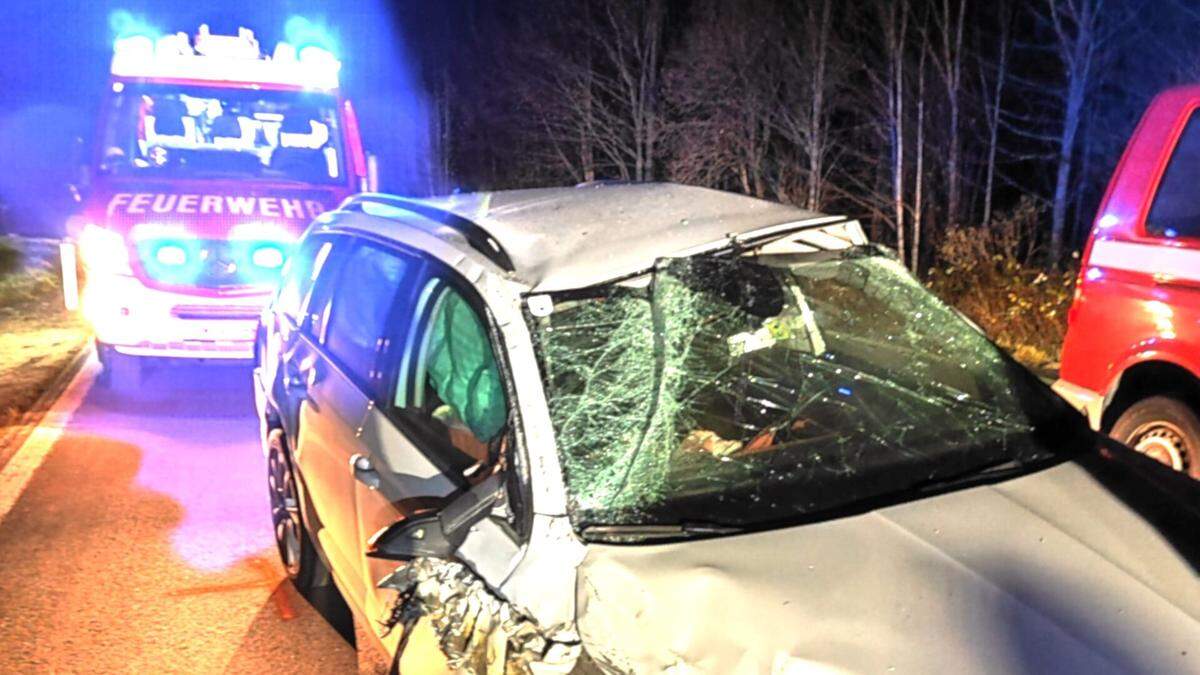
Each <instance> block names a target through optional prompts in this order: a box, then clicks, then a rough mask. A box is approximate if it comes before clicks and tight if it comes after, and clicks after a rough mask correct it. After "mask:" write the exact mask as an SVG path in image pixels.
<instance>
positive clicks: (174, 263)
mask: <svg viewBox="0 0 1200 675" xmlns="http://www.w3.org/2000/svg"><path fill="white" fill-rule="evenodd" d="M154 259H155V260H157V261H158V263H159V264H160V265H166V266H168V267H180V266H182V265H186V264H187V261H188V252H187V249H185V248H183V247H182V246H179V245H178V244H163V245H162V246H159V247H158V249H157V250H155V251H154Z"/></svg>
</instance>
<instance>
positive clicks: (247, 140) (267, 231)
mask: <svg viewBox="0 0 1200 675" xmlns="http://www.w3.org/2000/svg"><path fill="white" fill-rule="evenodd" d="M340 67H341V64H340V63H339V61H338V60H337V58H336V57H335V56H334V54H333V53H332V52H330V51H328V50H327V49H325V48H323V47H321V46H319V45H313V44H310V45H293V44H289V43H286V42H285V43H280V44H279V45H278V46H277V47H276V48H275V49H274V51H273V52H272V53H271V54H270V55H263V54H262V53H261V50H260V49H259V44H258V41H257V40H256V39H255V37H254V34H253V32H251V31H249V30H247V29H244V28H243V29H240V30H239V31H238V34H237V35H232V36H226V35H215V34H213V33H211V32H210V31H209V29H208V27H207V26H201V27H200V30H199V32H198V33H197V34H196V35H195V36H189V35H186V34H184V33H177V34H174V35H167V36H161V37H156V36H148V35H135V36H131V37H126V38H123V39H119V40H117V42H116V44H115V49H114V54H113V59H112V68H111V78H110V81H109V86H108V90H107V92H106V96H105V101H104V105H103V111H102V114H101V119H100V125H99V129H98V132H97V138H96V143H95V146H96V149H95V154H94V157H93V160H92V162H91V164H90V166H89V171H88V173H89V180H88V190H87V195H86V197H85V198H84V200H83V202H82V208H81V210H80V213H79V214H78V215H77V216H75V217H73V218H72V219H71V221H70V222H69V223H68V227H67V231H68V235H69V237H70V239H71V240H72V241H73V242H74V244H75V245H76V246H77V248H78V256H79V259H80V261H81V262H82V265H81V266H80V267H81V269H82V270H83V273H84V274H83V288H82V298H81V302H82V308H83V312H84V315H85V316H86V318H87V319H88V320H89V321H90V322H91V324H92V327H93V329H94V332H95V339H96V347H97V352H98V354H99V358H100V361H101V363H103V364H104V366H105V373H106V376H107V378H108V379H110V380H111V381H116V380H121V381H130V380H133V381H136V380H137V379H138V377H139V375H140V372H141V365H142V363H143V357H173V358H202V359H250V358H251V357H252V348H253V344H254V332H255V328H256V325H257V319H258V315H259V313H260V311H261V310H262V308H263V307H264V305H265V304H266V302H267V299H268V296H269V295H270V293H271V292H272V290H273V288H274V286H275V283H276V280H277V279H278V277H279V274H280V270H281V268H282V267H283V264H284V262H285V260H286V258H287V256H288V253H289V251H290V249H291V245H292V242H293V240H294V239H295V238H296V237H297V236H298V235H299V234H300V233H301V232H302V231H303V230H304V228H305V227H306V226H307V225H308V223H309V222H310V221H311V220H312V219H313V218H315V217H316V216H317V215H319V214H320V213H322V212H323V211H325V210H328V209H331V208H333V207H335V206H336V205H337V204H338V203H339V202H340V201H341V200H343V199H345V198H346V197H347V196H348V195H350V194H352V193H354V192H357V191H360V190H363V189H367V188H369V187H370V186H369V185H368V183H369V180H368V167H367V158H366V156H365V155H364V152H363V148H362V142H361V139H360V137H359V130H358V122H357V119H356V117H355V114H354V110H353V108H352V106H351V104H350V102H349V101H348V100H345V99H344V98H342V97H341V95H340V94H339V88H338V75H339V70H340ZM69 267H70V268H72V269H74V266H69ZM69 281H71V280H69ZM67 285H68V287H70V286H71V285H72V284H70V283H68V284H67Z"/></svg>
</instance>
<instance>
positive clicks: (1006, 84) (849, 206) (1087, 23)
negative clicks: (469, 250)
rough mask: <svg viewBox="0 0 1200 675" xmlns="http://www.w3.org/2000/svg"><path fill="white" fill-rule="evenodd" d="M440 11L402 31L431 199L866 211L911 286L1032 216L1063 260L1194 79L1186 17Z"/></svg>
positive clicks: (1028, 6) (736, 4) (565, 4)
mask: <svg viewBox="0 0 1200 675" xmlns="http://www.w3.org/2000/svg"><path fill="white" fill-rule="evenodd" d="M418 4H425V3H418ZM446 4H453V5H454V7H452V8H437V9H434V8H429V7H426V8H423V9H415V10H409V12H410V16H408V17H406V18H407V20H406V21H405V25H409V26H421V27H422V33H421V35H420V36H418V39H419V44H421V45H423V47H422V49H421V51H422V52H423V53H424V54H425V57H426V58H425V59H424V64H425V66H424V71H425V76H426V80H427V82H428V86H429V91H430V92H432V103H431V105H432V107H433V108H434V110H435V112H436V114H435V115H433V116H432V117H433V118H434V119H435V120H436V124H435V127H436V128H435V130H434V134H435V141H436V142H435V145H436V146H437V148H438V152H439V157H440V160H439V161H440V163H439V172H440V175H439V176H438V177H437V179H436V180H435V185H431V189H447V188H452V187H462V188H464V189H496V188H505V187H520V186H531V185H545V184H565V183H572V182H580V181H590V180H600V179H620V180H633V181H643V180H673V181H680V182H685V183H692V184H697V185H704V186H710V187H717V188H722V189H727V190H735V191H740V192H745V193H747V194H752V195H756V196H760V197H766V198H770V199H777V200H781V201H784V202H789V203H793V204H796V205H799V206H802V207H805V208H809V209H815V210H823V211H830V212H844V213H852V214H854V215H857V216H860V217H862V218H864V220H866V221H867V222H868V223H869V224H870V227H871V228H872V231H873V234H874V236H875V237H876V238H878V239H881V240H884V241H889V242H892V243H894V244H895V245H896V246H897V248H898V250H899V251H900V252H901V255H902V256H904V258H905V259H906V260H907V261H908V262H909V264H910V265H912V266H913V267H914V268H917V267H919V266H920V265H921V264H922V263H923V262H928V261H929V259H930V256H931V253H930V252H931V251H932V250H933V246H934V245H935V244H936V243H937V242H938V240H939V237H940V236H941V234H942V233H944V232H946V231H947V230H948V229H949V228H953V227H968V228H969V227H989V226H990V224H991V223H993V222H995V220H996V219H997V217H998V216H999V215H1001V214H1004V213H1008V212H1009V211H1012V210H1014V209H1018V208H1024V209H1027V208H1028V205H1029V204H1030V203H1032V204H1033V205H1034V206H1035V207H1036V209H1037V212H1038V214H1039V217H1038V223H1039V227H1038V228H1037V229H1036V230H1035V231H1034V232H1033V233H1032V234H1031V235H1030V238H1031V241H1029V242H1026V245H1027V246H1028V247H1036V248H1037V250H1038V251H1039V252H1040V253H1041V255H1042V256H1043V260H1046V261H1049V262H1055V263H1057V262H1059V261H1061V260H1063V258H1064V256H1065V255H1066V254H1067V252H1068V251H1069V250H1071V248H1072V247H1075V246H1077V245H1078V244H1079V243H1080V242H1081V239H1082V237H1083V236H1084V235H1085V234H1086V230H1087V227H1088V225H1089V224H1090V220H1091V218H1092V216H1093V214H1094V210H1095V207H1096V203H1097V201H1098V200H1099V198H1100V196H1101V194H1102V192H1103V189H1104V186H1105V183H1106V181H1107V177H1108V174H1109V173H1110V172H1111V171H1112V168H1113V166H1114V165H1115V164H1116V162H1117V160H1118V159H1119V156H1120V152H1121V150H1122V148H1123V146H1124V143H1125V140H1126V139H1127V137H1128V135H1129V133H1130V132H1131V130H1132V129H1133V127H1134V125H1135V124H1136V122H1137V120H1138V118H1139V116H1140V114H1141V111H1142V109H1143V108H1144V107H1145V105H1146V104H1147V103H1148V101H1149V100H1150V98H1151V97H1152V96H1153V95H1154V94H1155V93H1157V92H1158V91H1159V90H1161V89H1162V88H1164V87H1167V86H1170V85H1172V84H1177V83H1182V82H1189V81H1194V80H1195V79H1196V78H1197V77H1198V76H1200V40H1196V39H1195V38H1194V36H1195V35H1197V34H1200V10H1197V9H1194V8H1193V7H1192V5H1191V3H1189V2H1188V1H1187V0H1026V1H1025V2H1018V1H1017V0H992V1H990V2H982V1H980V0H863V1H862V2H842V1H836V0H808V1H806V2H796V1H791V2H789V1H783V0H691V1H684V0H640V1H629V0H569V1H565V0H564V1H559V2H553V1H550V2H547V1H536V0H508V1H506V2H504V3H492V2H486V1H484V0H475V1H474V2H465V3H446Z"/></svg>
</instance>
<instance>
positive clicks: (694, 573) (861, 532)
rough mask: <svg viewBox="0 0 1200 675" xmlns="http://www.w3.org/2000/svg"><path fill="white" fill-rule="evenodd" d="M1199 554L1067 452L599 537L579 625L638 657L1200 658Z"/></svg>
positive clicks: (1078, 662)
mask: <svg viewBox="0 0 1200 675" xmlns="http://www.w3.org/2000/svg"><path fill="white" fill-rule="evenodd" d="M1192 532H1193V534H1194V532H1195V530H1192ZM1189 558H1190V556H1188V557H1185V554H1183V553H1180V549H1177V548H1176V547H1175V546H1173V545H1172V543H1171V542H1169V541H1167V539H1166V538H1165V537H1164V536H1163V535H1162V534H1161V533H1160V531H1159V530H1158V529H1156V528H1155V527H1153V526H1151V525H1150V523H1149V522H1148V520H1147V519H1146V518H1145V517H1144V513H1139V511H1138V510H1136V508H1135V506H1133V505H1131V502H1129V501H1128V500H1123V499H1120V498H1117V497H1116V496H1114V492H1113V491H1112V488H1111V486H1109V485H1106V484H1105V481H1104V480H1102V479H1101V478H1098V477H1097V474H1096V472H1095V471H1094V470H1093V469H1089V468H1087V467H1085V466H1084V465H1081V464H1077V463H1065V464H1060V465H1057V466H1055V467H1052V468H1050V469H1046V470H1044V471H1041V472H1038V473H1034V474H1031V475H1027V476H1023V477H1020V478H1017V479H1013V480H1010V481H1007V482H1004V483H1000V484H995V485H988V486H981V487H974V488H970V489H965V490H960V491H957V492H951V493H947V494H942V495H939V496H936V497H930V498H926V499H921V500H918V501H914V502H908V503H904V504H900V505H896V506H891V507H887V508H883V509H879V510H875V511H871V512H868V513H864V514H861V515H856V516H851V517H846V518H841V519H838V520H831V521H825V522H821V523H816V524H810V525H804V526H798V527H791V528H787V529H781V530H773V531H768V532H760V533H754V534H746V535H740V536H734V537H723V538H716V539H707V540H700V541H688V542H681V543H672V544H665V545H652V546H611V545H590V546H589V547H588V554H587V556H586V558H585V560H584V562H583V564H582V565H581V567H580V575H579V584H578V596H579V597H578V601H579V604H578V608H579V609H578V612H579V614H578V625H579V629H580V633H581V635H582V637H583V639H584V645H585V648H586V649H587V650H588V652H589V654H590V655H591V656H592V658H594V659H595V660H597V661H599V662H600V663H602V664H604V665H606V666H608V667H609V668H611V669H613V670H619V671H628V672H661V671H663V670H667V669H673V670H671V672H720V673H768V672H769V673H794V672H806V673H807V672H838V673H841V672H893V671H894V672H911V673H928V672H1131V671H1139V672H1200V584H1198V583H1197V570H1196V567H1195V566H1194V560H1189Z"/></svg>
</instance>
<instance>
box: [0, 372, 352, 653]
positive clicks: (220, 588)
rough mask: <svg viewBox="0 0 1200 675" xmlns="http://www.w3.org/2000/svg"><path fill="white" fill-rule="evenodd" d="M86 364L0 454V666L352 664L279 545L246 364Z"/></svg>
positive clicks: (347, 650) (348, 649) (347, 649)
mask: <svg viewBox="0 0 1200 675" xmlns="http://www.w3.org/2000/svg"><path fill="white" fill-rule="evenodd" d="M96 371H97V366H96V364H95V363H94V362H90V363H88V364H87V365H86V366H85V368H84V370H83V371H82V372H81V374H80V375H79V376H78V377H77V378H76V379H75V380H74V382H73V383H72V385H71V386H70V387H69V388H68V390H67V391H66V392H65V393H64V395H63V398H62V399H60V402H59V404H58V405H57V406H56V408H55V410H53V411H51V413H50V414H49V415H48V416H47V419H46V421H45V422H44V423H43V426H42V427H41V428H39V429H38V430H37V431H35V432H34V434H33V435H32V436H31V437H30V440H29V441H28V442H27V443H26V445H25V446H23V447H22V449H21V451H20V452H19V453H17V454H16V455H15V456H13V458H12V459H11V460H10V461H9V462H8V463H7V464H6V465H5V466H4V468H3V469H0V672H3V673H13V672H17V673H23V672H47V671H55V672H75V671H83V670H87V671H91V672H104V673H107V672H139V673H140V672H189V673H212V672H268V671H279V672H288V673H292V672H321V673H337V672H354V671H355V669H356V659H355V653H354V649H353V647H352V646H351V645H350V644H348V643H347V642H346V641H345V640H344V639H343V638H342V637H341V636H340V635H339V634H338V632H337V631H335V630H334V628H333V627H332V626H331V624H330V623H329V622H327V621H326V620H325V618H323V617H322V616H321V615H320V614H319V613H318V612H317V611H316V610H314V609H313V607H312V606H311V605H309V604H308V603H307V602H306V601H305V600H304V599H303V598H301V597H300V596H299V595H298V594H297V593H296V592H295V591H294V589H293V588H292V586H291V584H290V583H288V582H287V581H286V579H285V578H284V575H283V570H282V568H281V566H280V564H279V562H278V556H277V554H276V551H275V545H274V541H273V538H272V535H271V527H270V516H269V513H270V511H269V507H268V499H267V491H266V483H265V479H264V476H265V472H266V466H265V461H264V459H263V456H262V453H261V451H260V450H259V448H258V435H257V434H258V431H257V426H256V424H255V421H254V415H253V401H252V396H251V391H250V379H249V371H248V369H245V368H230V367H202V366H192V365H188V366H179V365H173V366H169V367H164V368H160V369H158V370H157V371H154V372H152V373H150V374H149V375H148V376H147V378H146V380H145V382H144V385H143V387H142V388H141V390H140V391H139V392H138V393H137V394H136V395H131V396H125V397H122V396H118V395H116V394H114V393H112V392H110V391H108V390H107V389H105V388H104V387H101V386H99V385H96V386H93V380H94V375H95V373H96ZM72 409H74V411H73V414H72ZM335 623H336V621H335ZM341 625H343V626H344V624H341Z"/></svg>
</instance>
